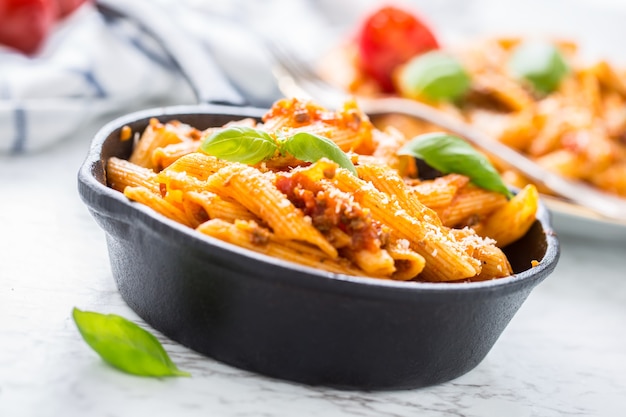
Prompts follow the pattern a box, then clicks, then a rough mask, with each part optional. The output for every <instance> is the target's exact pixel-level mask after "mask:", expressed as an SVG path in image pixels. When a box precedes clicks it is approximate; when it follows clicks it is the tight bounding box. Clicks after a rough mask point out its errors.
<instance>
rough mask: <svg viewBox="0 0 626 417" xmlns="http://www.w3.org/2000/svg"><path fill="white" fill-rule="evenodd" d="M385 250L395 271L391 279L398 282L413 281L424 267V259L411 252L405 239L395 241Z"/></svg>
mask: <svg viewBox="0 0 626 417" xmlns="http://www.w3.org/2000/svg"><path fill="white" fill-rule="evenodd" d="M385 249H386V250H387V252H388V253H389V255H390V256H391V257H392V258H393V260H394V266H395V271H394V272H393V274H392V275H391V279H394V280H398V281H408V280H412V279H415V277H417V276H418V275H419V274H420V273H421V272H422V271H423V270H424V266H426V259H424V257H423V256H422V255H420V254H419V253H417V252H415V251H414V250H412V249H411V247H410V244H409V241H408V240H406V239H399V240H395V241H393V242H392V243H390V244H389V245H388V246H387V247H386V248H385Z"/></svg>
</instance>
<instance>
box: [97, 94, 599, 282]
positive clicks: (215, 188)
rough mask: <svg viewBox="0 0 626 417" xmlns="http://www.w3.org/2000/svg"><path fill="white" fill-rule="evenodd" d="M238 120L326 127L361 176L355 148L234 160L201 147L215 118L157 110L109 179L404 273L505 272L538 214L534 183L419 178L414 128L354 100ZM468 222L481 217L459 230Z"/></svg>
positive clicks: (290, 127) (337, 264)
mask: <svg viewBox="0 0 626 417" xmlns="http://www.w3.org/2000/svg"><path fill="white" fill-rule="evenodd" d="M233 125H239V126H248V127H254V126H258V127H261V128H262V129H263V132H262V134H261V133H259V135H260V136H263V137H264V138H265V137H267V136H266V135H270V137H272V135H273V137H274V139H275V140H276V143H277V144H278V145H280V143H281V141H282V140H285V139H284V138H285V137H288V136H289V134H291V133H293V132H308V133H315V134H318V135H323V136H324V137H326V138H328V139H330V140H331V141H334V143H335V145H336V146H337V148H338V149H341V148H344V149H346V150H349V151H351V153H350V154H349V156H348V157H347V158H346V159H347V160H350V161H352V163H354V164H355V168H356V175H355V174H354V171H351V170H349V169H346V166H347V165H345V164H346V162H345V160H346V159H344V160H342V159H338V160H339V161H343V162H342V164H344V165H340V163H339V162H335V161H333V160H330V159H327V158H324V157H323V158H320V159H318V160H316V161H314V162H309V161H305V160H301V159H298V158H296V157H295V156H294V155H290V154H289V153H286V152H284V151H283V150H280V151H278V152H276V151H274V150H272V149H270V152H269V153H270V155H269V156H268V157H267V158H265V159H264V160H262V161H261V162H259V163H256V164H255V165H246V164H243V163H239V162H229V161H227V160H225V159H220V158H219V157H217V156H214V155H207V154H206V153H204V152H202V151H198V149H200V145H201V142H200V141H199V138H200V137H202V136H203V135H208V134H212V133H214V132H216V131H218V128H211V129H207V130H205V131H203V132H200V131H198V130H196V129H193V128H191V127H189V126H187V125H184V124H181V123H178V122H175V121H172V122H168V123H166V124H161V123H160V122H158V121H151V122H150V125H149V126H148V128H147V129H146V131H145V132H144V133H143V134H142V135H141V139H140V140H139V142H138V143H137V149H136V150H135V151H133V155H135V157H134V158H133V157H131V159H132V160H133V161H134V162H133V161H131V160H129V161H126V160H122V159H119V158H110V159H109V160H108V161H107V181H108V184H109V186H111V187H112V188H114V189H116V190H118V191H121V192H123V193H124V194H125V195H126V196H127V197H128V198H129V199H130V200H133V201H136V202H138V203H141V204H144V205H146V206H148V207H150V208H151V209H153V210H154V211H156V212H157V213H160V214H161V215H163V216H166V217H167V218H169V219H172V220H174V221H176V222H179V223H181V224H183V225H186V226H188V227H190V228H193V229H196V230H197V231H198V232H199V233H203V234H205V235H208V236H212V237H214V238H217V239H220V240H223V241H225V242H228V243H232V244H235V245H238V246H241V247H243V248H246V249H250V250H253V251H255V252H259V253H263V254H265V255H268V256H275V257H279V258H282V259H287V260H289V261H292V262H296V263H299V264H302V265H306V266H311V267H315V268H320V269H322V270H325V271H329V272H332V273H338V274H347V275H357V276H368V277H375V278H384V279H392V280H399V281H410V280H419V281H431V282H460V281H468V280H486V279H495V278H500V277H504V276H508V275H510V274H511V273H512V271H511V268H510V265H509V263H508V260H507V258H506V256H505V254H504V253H503V252H502V251H501V250H500V248H499V247H498V246H504V245H506V244H508V243H510V242H511V241H513V240H515V239H518V238H519V237H520V236H522V235H523V234H524V233H526V230H527V229H528V228H529V227H530V226H531V225H532V222H533V221H534V214H535V211H536V209H537V206H536V204H537V193H536V189H534V188H525V189H524V190H522V192H520V193H519V194H518V195H517V196H516V197H515V198H513V199H512V200H510V201H508V202H507V200H506V198H505V197H504V196H503V195H501V194H497V193H494V192H491V191H486V190H483V189H479V188H477V187H475V186H474V185H472V184H470V182H469V178H468V177H466V176H464V175H459V174H448V175H444V176H442V177H439V178H436V179H433V180H426V181H421V180H416V179H414V178H410V176H411V175H413V174H416V173H417V171H416V170H415V166H413V167H412V166H411V165H410V163H407V162H408V161H404V162H403V161H402V158H400V157H396V156H394V152H397V150H398V149H399V147H400V146H402V144H403V143H405V142H406V140H405V138H403V137H402V135H401V133H399V131H394V130H393V129H388V130H387V131H386V132H383V131H380V130H377V129H375V128H374V127H373V125H371V122H369V120H368V119H367V117H366V116H365V115H363V114H362V113H361V112H360V110H359V109H358V108H357V107H356V104H355V103H354V102H348V103H346V105H345V106H344V107H343V108H342V109H340V110H338V111H336V112H330V111H327V110H325V109H323V108H322V107H320V106H317V105H315V104H313V103H310V102H302V101H298V100H296V99H289V100H281V101H279V102H277V103H276V104H275V105H274V106H273V107H272V109H271V110H270V111H269V112H268V113H267V114H266V116H265V117H264V118H263V125H257V124H256V122H255V121H254V120H252V119H245V120H242V121H240V122H239V121H236V122H232V123H229V126H233ZM235 132H236V131H235ZM290 132H291V133H290ZM171 135H174V136H176V138H177V139H171V138H172V137H173V136H171ZM168 138H170V139H168ZM168 141H170V142H171V143H167V142H168ZM324 143H325V144H326V145H327V143H326V142H324ZM326 145H324V146H326ZM333 146H334V145H333ZM357 150H358V151H357ZM339 152H340V151H339ZM598 155H599V156H601V155H602V154H601V153H599V154H598ZM305 159H307V158H306V157H305ZM598 160H601V158H600V157H598ZM348 165H349V163H348ZM350 168H351V167H350ZM467 225H471V226H472V228H469V227H464V228H462V229H460V227H463V226H467ZM496 242H497V245H496Z"/></svg>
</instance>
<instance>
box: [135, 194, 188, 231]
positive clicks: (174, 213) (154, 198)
mask: <svg viewBox="0 0 626 417" xmlns="http://www.w3.org/2000/svg"><path fill="white" fill-rule="evenodd" d="M124 195H125V196H126V197H128V198H130V199H131V200H133V201H137V202H139V203H142V204H145V205H146V206H148V207H150V208H151V209H153V210H154V211H156V212H158V213H160V214H162V215H164V216H165V217H167V218H170V219H172V220H175V221H177V222H179V223H182V224H184V225H186V226H189V227H191V223H189V220H188V218H187V215H186V214H185V211H184V210H183V209H182V208H181V207H178V205H176V204H173V203H172V202H170V201H168V200H166V199H165V198H163V197H161V195H160V194H156V193H154V192H152V191H150V190H149V189H147V188H144V187H126V188H125V189H124Z"/></svg>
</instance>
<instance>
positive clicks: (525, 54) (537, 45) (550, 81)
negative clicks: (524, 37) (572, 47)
mask: <svg viewBox="0 0 626 417" xmlns="http://www.w3.org/2000/svg"><path fill="white" fill-rule="evenodd" d="M508 66H509V70H510V71H511V73H512V74H513V76H515V77H517V78H520V79H524V80H526V81H528V82H529V83H530V84H531V85H532V86H533V88H534V89H535V90H536V91H538V92H539V93H543V94H548V93H551V92H552V91H554V90H555V89H556V88H557V87H558V86H559V84H560V82H561V80H562V79H563V77H565V75H567V73H568V72H569V67H568V65H567V63H566V62H565V58H564V57H563V54H561V52H560V51H559V50H558V48H557V47H556V46H554V45H553V44H551V43H547V42H540V41H528V42H524V43H522V44H520V45H519V46H518V47H517V48H515V50H514V51H513V54H512V55H511V58H510V59H509V62H508Z"/></svg>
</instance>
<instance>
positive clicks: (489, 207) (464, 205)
mask: <svg viewBox="0 0 626 417" xmlns="http://www.w3.org/2000/svg"><path fill="white" fill-rule="evenodd" d="M506 203H507V199H506V197H505V196H504V195H503V194H500V193H496V192H494V191H487V190H484V189H482V188H478V187H474V186H471V185H470V186H467V187H464V188H462V189H461V190H459V191H458V192H457V193H456V195H455V196H454V198H453V199H452V201H451V202H450V205H448V206H447V207H445V208H443V209H441V210H438V213H439V217H440V218H441V221H442V223H443V224H444V225H445V226H448V227H457V226H471V225H473V224H476V223H478V222H479V221H480V220H481V219H482V218H483V217H485V216H488V215H489V214H490V213H491V212H493V211H494V210H497V209H498V208H499V207H502V206H503V205H505V204H506Z"/></svg>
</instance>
